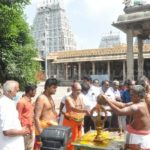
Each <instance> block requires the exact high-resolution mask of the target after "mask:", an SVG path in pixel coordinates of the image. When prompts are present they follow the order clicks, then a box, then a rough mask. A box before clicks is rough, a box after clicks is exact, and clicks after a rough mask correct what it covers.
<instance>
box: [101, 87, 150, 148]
mask: <svg viewBox="0 0 150 150" xmlns="http://www.w3.org/2000/svg"><path fill="white" fill-rule="evenodd" d="M131 99H132V102H130V104H128V103H126V104H124V103H121V102H113V101H112V100H110V99H108V98H107V97H106V96H105V95H100V96H99V99H98V102H99V103H101V101H103V100H104V101H105V102H106V103H107V104H108V105H109V106H110V107H111V108H112V109H113V110H114V111H115V112H116V113H117V114H118V115H128V116H131V118H132V119H131V121H130V123H129V125H128V126H127V136H126V148H127V149H131V150H135V149H136V150H137V149H138V150H148V149H150V110H149V108H148V105H147V103H146V102H145V89H144V87H143V86H141V85H134V86H133V87H132V89H131Z"/></svg>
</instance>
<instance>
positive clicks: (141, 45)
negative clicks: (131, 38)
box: [138, 37, 144, 79]
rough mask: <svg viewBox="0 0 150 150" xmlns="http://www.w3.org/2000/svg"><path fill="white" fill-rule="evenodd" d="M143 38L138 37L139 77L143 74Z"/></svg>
mask: <svg viewBox="0 0 150 150" xmlns="http://www.w3.org/2000/svg"><path fill="white" fill-rule="evenodd" d="M143 65H144V58H143V40H142V39H141V38H140V37H138V79H140V77H142V76H143Z"/></svg>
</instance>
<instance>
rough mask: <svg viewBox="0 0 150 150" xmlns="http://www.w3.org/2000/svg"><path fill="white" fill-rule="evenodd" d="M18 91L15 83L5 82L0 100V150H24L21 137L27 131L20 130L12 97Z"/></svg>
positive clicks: (11, 81)
mask: <svg viewBox="0 0 150 150" xmlns="http://www.w3.org/2000/svg"><path fill="white" fill-rule="evenodd" d="M18 90H19V84H18V82H16V81H13V80H10V81H6V82H5V83H4V85H3V93H4V94H3V95H2V97H1V98H0V150H24V149H25V148H24V139H23V135H27V134H28V133H29V131H28V130H27V129H26V128H22V127H21V124H20V121H19V118H18V112H17V110H16V106H15V103H14V101H13V97H15V95H16V93H17V92H18Z"/></svg>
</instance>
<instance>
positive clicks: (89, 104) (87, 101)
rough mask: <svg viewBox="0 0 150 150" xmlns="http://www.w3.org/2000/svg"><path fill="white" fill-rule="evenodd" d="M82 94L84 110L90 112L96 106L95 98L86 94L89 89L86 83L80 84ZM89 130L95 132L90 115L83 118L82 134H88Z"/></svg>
mask: <svg viewBox="0 0 150 150" xmlns="http://www.w3.org/2000/svg"><path fill="white" fill-rule="evenodd" d="M81 87H82V94H83V96H84V99H83V100H84V106H85V109H86V110H89V111H91V110H92V109H93V107H95V105H96V104H97V102H96V97H94V96H93V95H90V94H89V93H88V90H89V89H90V86H89V84H87V83H82V84H81ZM90 129H92V130H95V123H94V121H93V120H92V118H91V116H90V115H85V116H84V133H86V132H88V131H89V130H90Z"/></svg>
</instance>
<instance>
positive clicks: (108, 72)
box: [107, 61, 110, 80]
mask: <svg viewBox="0 0 150 150" xmlns="http://www.w3.org/2000/svg"><path fill="white" fill-rule="evenodd" d="M107 74H108V80H110V61H108V62H107Z"/></svg>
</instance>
